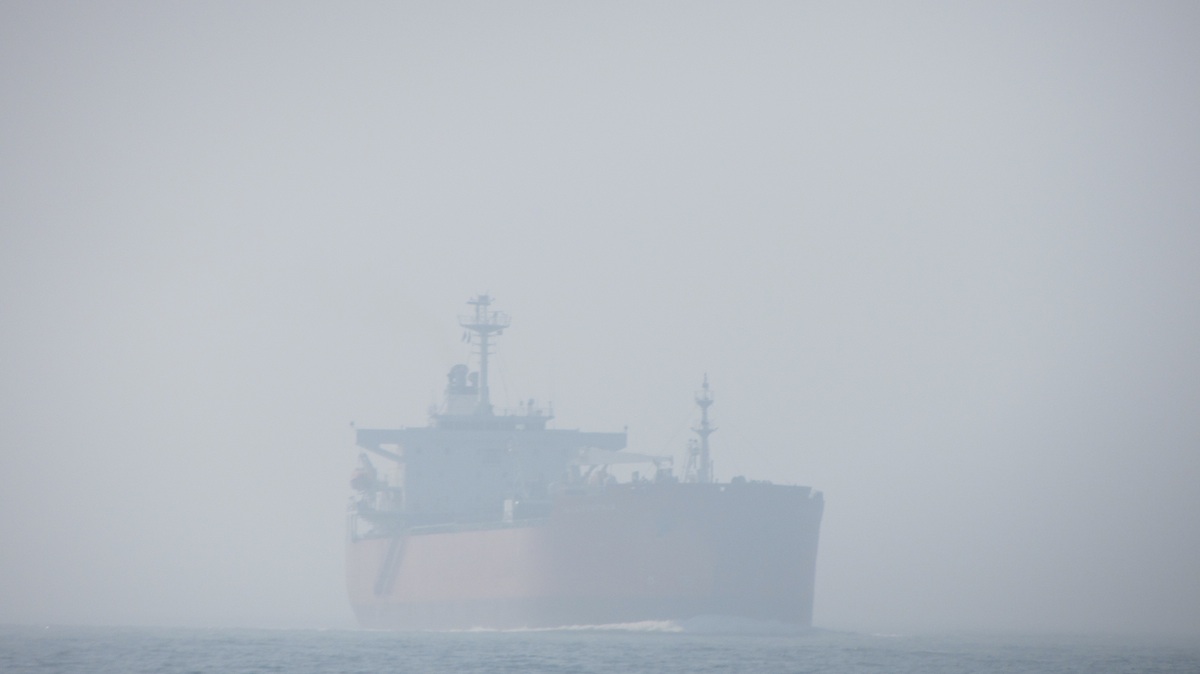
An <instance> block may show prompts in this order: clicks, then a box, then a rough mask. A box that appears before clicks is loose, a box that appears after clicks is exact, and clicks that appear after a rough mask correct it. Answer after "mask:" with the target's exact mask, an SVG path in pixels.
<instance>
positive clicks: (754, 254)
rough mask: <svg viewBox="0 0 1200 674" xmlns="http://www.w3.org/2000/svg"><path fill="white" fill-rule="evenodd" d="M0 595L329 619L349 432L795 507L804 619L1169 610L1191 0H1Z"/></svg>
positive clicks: (1174, 600)
mask: <svg viewBox="0 0 1200 674" xmlns="http://www.w3.org/2000/svg"><path fill="white" fill-rule="evenodd" d="M0 100H2V102H3V104H2V105H0V316H2V318H3V320H2V321H0V622H20V623H37V622H69V623H106V624H107V623H132V624H149V623H162V624H176V625H248V626H253V625H264V626H339V625H349V624H351V623H352V618H351V615H350V611H349V609H348V606H347V602H346V599H345V596H344V587H343V573H344V569H343V564H342V555H343V544H344V543H343V535H344V532H343V525H344V511H345V505H346V500H347V498H348V495H349V488H348V485H347V480H348V477H349V473H350V471H351V469H352V467H353V464H354V456H355V452H354V450H353V449H352V445H353V437H352V432H351V429H350V427H349V423H350V422H351V421H354V422H356V423H358V424H359V425H363V426H391V425H399V424H405V425H416V424H421V423H423V421H424V414H425V410H426V408H427V407H428V405H429V404H430V402H432V401H433V400H434V399H435V397H436V396H437V395H438V393H439V392H440V388H441V386H442V384H443V382H444V374H445V372H446V370H447V369H448V368H449V367H450V365H452V364H454V363H456V362H460V361H461V360H462V359H463V358H464V357H465V354H466V350H465V347H464V345H463V344H462V342H461V341H460V339H459V337H460V333H461V331H460V330H459V329H458V328H457V326H456V325H455V322H454V319H455V316H456V314H458V313H460V312H461V311H463V310H464V309H465V306H464V305H463V302H464V301H465V300H466V299H467V298H468V297H469V296H470V295H472V294H474V293H476V292H482V291H488V292H491V293H492V294H493V295H495V296H496V297H497V298H498V307H499V308H501V309H503V310H506V311H508V312H510V313H511V315H512V316H513V327H512V329H511V330H510V331H508V332H507V333H506V334H505V335H504V337H503V338H502V339H501V345H500V356H499V360H498V363H497V364H498V368H497V369H496V370H495V371H494V372H493V376H494V382H495V383H494V386H493V390H494V395H495V396H496V397H497V398H498V399H499V402H500V403H502V404H503V403H504V402H506V401H507V402H508V403H510V404H515V403H516V401H518V400H520V399H524V398H529V397H534V398H538V399H539V400H546V399H550V400H552V401H553V403H554V406H555V410H556V412H557V413H558V425H559V427H566V428H573V427H579V428H585V429H589V430H619V429H620V428H621V427H623V426H625V425H628V426H629V431H630V444H631V448H632V449H634V450H636V451H646V452H664V451H668V452H669V451H679V450H681V449H682V447H683V445H684V443H685V441H686V438H687V430H686V429H687V427H688V425H689V424H690V423H691V422H693V421H694V415H693V411H694V409H693V407H692V405H691V401H690V396H691V394H692V391H693V390H694V388H695V387H696V386H697V385H698V384H699V381H700V378H701V376H702V374H703V373H704V372H708V373H709V376H710V378H711V380H712V382H713V385H714V387H715V389H716V395H717V404H716V406H715V407H714V408H713V412H714V416H715V419H716V422H717V425H718V426H719V427H720V429H721V430H720V431H719V432H718V433H717V434H716V435H715V436H714V437H713V442H714V445H715V451H716V469H717V473H718V476H719V477H721V478H724V479H727V478H729V477H731V476H733V475H736V474H745V475H747V476H748V477H751V478H760V479H772V480H774V481H777V482H788V483H801V484H811V485H814V486H816V487H817V488H819V489H821V490H823V491H824V492H825V494H826V500H827V507H826V517H825V521H824V526H823V531H822V542H821V553H820V560H819V565H818V578H817V604H816V623H817V624H818V625H820V626H824V627H831V628H848V629H867V630H882V631H910V630H924V629H976V628H978V629H1023V630H1122V631H1123V630H1137V631H1145V630H1152V631H1177V632H1185V633H1190V634H1200V571H1198V569H1200V524H1197V519H1196V518H1197V515H1196V513H1197V512H1198V511H1200V488H1197V477H1198V476H1200V470H1198V469H1200V458H1198V449H1200V414H1198V413H1197V411H1198V410H1200V302H1198V301H1197V300H1198V296H1200V264H1197V262H1198V261H1200V124H1198V123H1197V121H1196V120H1198V119H1200V9H1198V8H1197V5H1196V4H1195V3H1189V2H1179V3H1131V2H1123V3H1102V2H1079V3H1068V2H1054V3H1034V2H1029V3H1023V2H1006V3H957V2H956V3H944V4H943V3H906V4H903V5H900V4H898V3H866V4H860V3H848V2H837V3H828V4H816V3H792V2H780V3H744V2H737V3H722V4H712V3H694V2H688V3H654V4H649V3H642V2H631V3H609V2H606V3H591V4H587V5H585V4H582V3H567V4H563V3H549V2H546V3H479V4H454V5H447V4H445V3H438V2H429V3H397V4H395V5H392V4H391V3H369V4H364V3H357V4H348V3H337V4H336V5H335V4H332V3H331V4H328V5H317V4H300V3H290V2H289V3H267V2H260V3H232V2H231V3H218V2H206V3H117V2H114V3H103V4H100V3H57V2H4V3H3V4H2V5H0Z"/></svg>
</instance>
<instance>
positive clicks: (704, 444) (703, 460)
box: [686, 373, 717, 484]
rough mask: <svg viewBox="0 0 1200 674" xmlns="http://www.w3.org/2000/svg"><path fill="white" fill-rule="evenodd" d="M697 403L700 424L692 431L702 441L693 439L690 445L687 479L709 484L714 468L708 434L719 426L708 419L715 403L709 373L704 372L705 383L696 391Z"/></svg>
mask: <svg viewBox="0 0 1200 674" xmlns="http://www.w3.org/2000/svg"><path fill="white" fill-rule="evenodd" d="M696 404H697V405H699V406H700V425H699V426H697V427H695V428H693V429H692V432H693V433H695V434H696V435H698V436H700V441H699V442H696V441H695V440H693V441H692V442H691V443H690V445H691V446H690V447H688V465H687V474H686V479H687V481H688V482H699V483H701V484H709V483H711V482H712V481H713V468H712V456H711V454H710V453H709V447H708V436H710V435H712V434H713V433H715V432H716V430H717V427H716V426H713V425H712V424H711V423H709V421H708V408H709V406H711V405H712V404H713V397H712V391H711V390H710V389H709V388H708V373H705V374H704V384H702V385H701V387H700V390H699V391H697V392H696Z"/></svg>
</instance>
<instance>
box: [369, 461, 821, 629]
mask: <svg viewBox="0 0 1200 674" xmlns="http://www.w3.org/2000/svg"><path fill="white" fill-rule="evenodd" d="M822 509H823V501H822V499H821V496H820V494H818V493H814V492H812V491H811V490H809V489H808V488H806V487H785V486H775V485H767V484H754V483H749V484H732V485H715V484H710V485H705V484H645V483H641V484H630V485H616V486H610V487H608V488H606V489H605V490H603V491H597V492H592V493H587V494H583V493H580V494H562V495H560V496H558V497H557V498H556V499H555V501H554V507H553V510H552V513H551V515H550V516H549V517H548V518H546V519H542V520H536V521H528V522H517V523H515V524H510V525H500V524H497V525H488V526H474V527H458V528H455V529H453V530H442V531H429V532H410V533H408V534H406V535H403V536H399V537H396V538H363V539H359V540H355V541H351V542H350V544H349V551H348V559H347V574H348V583H349V590H350V599H351V603H352V605H353V607H354V610H355V613H356V614H357V615H358V619H359V622H360V623H361V624H362V625H363V626H365V627H377V628H393V629H465V628H471V627H494V628H513V627H556V626H563V625H583V624H606V623H621V622H636V621H644V620H675V619H686V618H690V617H694V616H697V615H728V616H739V617H745V618H752V619H760V620H775V621H782V622H787V623H793V624H797V625H804V626H807V625H811V623H812V605H813V582H814V578H815V571H816V553H817V538H818V532H819V528H820V520H821V513H822Z"/></svg>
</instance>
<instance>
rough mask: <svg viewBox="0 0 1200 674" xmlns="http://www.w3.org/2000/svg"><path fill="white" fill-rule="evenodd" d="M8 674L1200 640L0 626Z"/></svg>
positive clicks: (501, 670) (697, 664)
mask: <svg viewBox="0 0 1200 674" xmlns="http://www.w3.org/2000/svg"><path fill="white" fill-rule="evenodd" d="M0 672H3V673H4V674H26V673H29V674H49V673H54V674H76V673H78V674H104V673H108V672H112V673H114V674H117V673H120V674H137V673H141V672H145V673H147V674H149V673H154V674H209V673H230V674H257V673H269V672H285V673H294V674H335V673H336V674H376V673H414V674H423V673H426V672H430V673H432V672H438V673H443V672H446V673H458V672H462V673H472V672H481V673H482V672H488V673H496V674H507V673H512V674H517V673H521V674H525V673H537V672H554V673H562V674H577V673H582V674H586V673H592V672H595V673H604V674H609V673H612V674H636V673H640V672H655V673H662V674H691V673H693V672H714V673H715V672H755V673H758V672H766V673H771V672H788V673H797V674H798V673H803V672H812V673H814V674H815V673H828V674H865V673H868V672H869V673H871V674H885V673H900V674H903V673H907V672H912V673H914V674H915V673H918V672H919V673H921V674H938V673H942V672H945V673H971V672H978V673H981V674H1015V673H1021V672H1046V673H1051V672H1053V673H1056V674H1057V673H1068V672H1078V673H1080V674H1083V673H1088V674H1092V673H1103V674H1122V673H1134V672H1137V673H1143V672H1146V673H1149V672H1155V673H1162V674H1165V673H1179V674H1185V673H1186V674H1197V673H1200V639H1194V638H1192V639H1189V638H1178V637H1176V638H1169V637H1131V636H1120V637H1116V636H1102V635H1091V636H1086V635H1069V636H1067V635H1057V636H1055V635H1022V634H941V635H930V634H925V635H904V634H863V633H854V632H839V631H829V630H819V629H814V630H807V631H804V632H793V631H781V630H772V629H758V630H754V629H751V630H746V629H736V630H731V629H727V628H726V629H722V628H713V627H712V626H707V627H706V626H704V625H700V626H696V625H692V626H688V625H680V624H676V623H635V624H631V625H607V626H591V627H571V628H562V629H551V630H507V631H485V630H473V631H464V632H407V633H401V632H383V631H369V630H295V629H290V630H268V629H194V628H189V629H179V628H144V627H143V628H134V627H66V626H55V625H50V626H46V625H40V626H0Z"/></svg>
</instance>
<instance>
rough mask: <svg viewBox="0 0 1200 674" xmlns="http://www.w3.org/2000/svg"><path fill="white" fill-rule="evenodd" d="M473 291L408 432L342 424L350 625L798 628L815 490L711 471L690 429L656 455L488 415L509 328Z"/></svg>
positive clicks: (532, 409) (538, 409)
mask: <svg viewBox="0 0 1200 674" xmlns="http://www.w3.org/2000/svg"><path fill="white" fill-rule="evenodd" d="M492 302H493V298H492V297H490V296H489V295H478V296H475V297H473V298H472V299H471V300H470V301H469V302H468V306H469V307H470V309H469V310H468V313H466V314H465V315H461V316H459V323H460V325H461V327H462V328H463V329H464V331H465V332H464V339H465V340H466V341H469V342H470V343H471V344H472V348H471V355H472V358H471V359H470V360H471V361H472V363H474V364H477V369H476V370H474V371H471V369H470V368H469V366H468V365H466V364H458V365H454V366H453V367H452V368H451V369H450V371H449V374H448V375H447V383H446V388H445V396H444V400H443V401H442V403H441V404H440V405H436V406H433V407H431V409H430V410H429V422H428V424H427V425H426V426H422V427H402V428H356V429H355V435H356V438H355V439H356V443H357V447H358V450H359V455H358V465H357V468H356V469H355V471H354V473H353V475H352V478H351V487H352V489H353V495H352V496H351V500H350V509H349V517H348V519H349V522H348V540H347V558H346V572H347V586H348V590H349V598H350V604H351V606H352V608H353V610H354V613H355V615H356V617H357V619H358V622H359V624H360V625H361V626H363V627H366V628H379V629H396V630H460V629H472V628H485V629H487V628H491V629H512V628H555V627H565V626H578V625H593V626H594V625H613V624H627V623H646V622H649V621H655V622H662V621H687V620H689V619H694V618H701V617H712V616H716V617H732V618H736V619H748V620H750V621H770V622H771V623H783V624H786V625H792V626H796V627H800V628H804V627H811V625H812V616H813V588H814V583H815V578H816V561H817V541H818V534H819V530H820V524H821V515H822V512H823V509H824V499H823V496H822V494H821V493H820V492H819V491H816V490H814V489H812V488H811V487H806V486H798V485H782V484H773V483H770V482H767V481H760V480H748V479H745V478H744V477H734V478H732V479H731V480H729V481H727V482H720V481H718V480H717V479H716V478H715V476H714V474H713V460H712V457H711V448H710V442H709V436H710V435H711V434H712V433H713V432H715V430H716V427H715V426H714V425H713V424H712V422H711V421H710V417H709V408H710V406H711V405H712V404H713V392H712V389H710V388H709V385H708V377H707V375H705V376H704V379H703V384H702V385H701V387H700V389H699V390H698V392H696V394H695V396H694V397H695V402H696V404H697V406H698V408H699V422H698V423H697V424H696V425H695V426H694V428H693V429H692V430H693V431H694V433H695V437H694V438H693V439H692V440H691V441H690V442H689V443H688V444H687V446H686V448H685V449H684V454H683V457H684V460H683V461H681V462H680V464H681V465H680V466H679V468H680V470H679V471H678V474H676V467H675V462H674V460H673V458H674V457H671V456H658V455H652V454H642V453H636V452H631V451H629V450H628V449H627V432H626V431H621V432H587V431H581V430H575V429H561V428H555V427H554V424H553V423H552V420H553V418H554V414H553V409H552V407H550V408H543V407H542V406H541V405H538V404H536V403H535V401H533V400H529V401H525V402H522V403H521V404H519V405H518V406H517V408H516V409H514V410H497V409H495V408H494V407H493V405H492V400H491V393H490V390H489V382H488V360H489V357H491V355H492V350H493V348H494V347H495V342H496V339H497V337H499V336H500V335H501V334H502V333H503V332H504V330H505V329H507V328H509V326H510V323H511V321H510V318H509V316H508V315H507V314H506V313H503V312H500V311H495V310H493V309H492V306H491V305H492Z"/></svg>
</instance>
